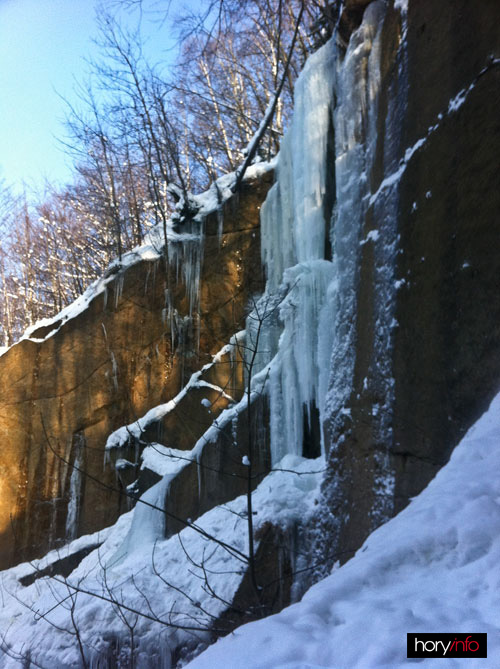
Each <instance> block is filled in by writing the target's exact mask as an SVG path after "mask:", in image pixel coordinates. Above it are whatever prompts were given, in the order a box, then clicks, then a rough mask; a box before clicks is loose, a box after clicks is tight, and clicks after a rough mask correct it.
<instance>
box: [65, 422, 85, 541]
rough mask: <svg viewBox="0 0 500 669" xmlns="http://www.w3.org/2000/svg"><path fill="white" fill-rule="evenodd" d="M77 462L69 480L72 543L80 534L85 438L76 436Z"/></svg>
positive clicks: (69, 538) (68, 519)
mask: <svg viewBox="0 0 500 669" xmlns="http://www.w3.org/2000/svg"><path fill="white" fill-rule="evenodd" d="M74 449H75V460H74V467H73V469H72V471H71V477H70V480H69V501H68V513H67V516H66V540H67V541H72V540H73V539H75V538H76V536H77V534H78V520H79V515H80V496H81V489H82V470H83V467H84V465H83V454H84V450H85V437H84V436H83V435H82V434H79V433H78V434H76V435H75V437H74Z"/></svg>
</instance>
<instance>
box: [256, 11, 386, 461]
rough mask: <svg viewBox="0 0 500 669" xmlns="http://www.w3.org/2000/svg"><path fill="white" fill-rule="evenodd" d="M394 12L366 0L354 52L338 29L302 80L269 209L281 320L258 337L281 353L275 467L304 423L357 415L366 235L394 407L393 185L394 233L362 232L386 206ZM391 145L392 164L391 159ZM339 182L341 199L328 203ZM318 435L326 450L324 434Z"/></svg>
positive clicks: (266, 231)
mask: <svg viewBox="0 0 500 669" xmlns="http://www.w3.org/2000/svg"><path fill="white" fill-rule="evenodd" d="M385 11H386V7H385V3H383V2H380V1H376V2H374V3H372V4H371V5H369V6H368V8H367V9H366V11H365V15H364V19H363V23H362V25H361V27H360V28H359V29H358V30H357V31H356V32H355V33H353V35H352V37H351V40H350V43H349V46H348V49H347V52H346V53H345V54H343V53H341V52H340V48H337V46H336V43H335V37H334V38H332V39H331V40H330V41H329V42H328V43H327V44H325V45H324V46H323V47H322V48H321V49H320V50H319V51H317V52H316V53H315V54H313V55H312V56H310V57H309V59H308V61H307V62H306V65H305V67H304V70H303V72H302V73H301V75H300V77H299V79H298V81H297V83H296V88H295V108H294V115H293V120H292V124H291V126H290V128H289V130H288V131H287V133H286V136H285V137H284V140H283V142H282V145H281V150H280V154H279V158H278V165H277V170H276V175H277V180H276V183H275V185H274V186H273V188H272V189H271V191H270V192H269V194H268V197H267V199H266V202H265V203H264V205H263V207H262V211H261V234H262V259H263V263H264V265H265V268H266V273H267V285H266V293H265V295H264V297H263V298H261V301H260V313H261V315H262V313H265V307H266V305H269V304H273V305H276V303H279V306H277V307H276V311H277V312H279V318H278V319H274V321H273V318H272V317H269V319H268V322H266V323H265V324H264V327H263V328H262V332H261V333H260V337H259V350H260V352H261V354H260V361H259V368H260V367H262V366H263V365H264V364H265V363H266V362H269V360H271V358H272V362H271V363H270V367H269V379H268V394H269V402H270V415H271V451H272V461H273V463H275V462H277V461H278V460H280V459H281V457H283V455H285V454H286V453H294V454H302V453H303V452H304V451H305V450H306V444H305V441H306V440H307V435H306V431H310V430H312V429H313V428H314V422H316V424H317V426H318V427H319V426H321V425H322V424H323V421H324V419H325V417H326V416H327V415H328V416H329V417H331V416H332V415H335V414H340V415H341V414H342V412H345V411H347V409H346V408H345V407H346V405H347V402H348V400H349V396H350V393H351V389H352V377H353V369H354V351H355V330H354V328H355V320H356V319H355V310H356V287H357V281H358V275H359V263H360V257H361V250H362V247H363V245H364V244H366V243H370V244H373V246H374V247H375V255H376V264H377V272H378V276H377V279H376V283H377V297H376V298H375V300H376V304H375V312H376V313H375V320H376V327H377V328H378V333H379V336H378V338H377V341H378V343H377V347H378V350H377V355H378V356H379V358H380V359H379V360H378V362H377V365H380V374H379V377H380V379H382V378H383V379H385V381H384V384H385V386H384V388H383V389H381V392H382V393H383V392H386V397H387V402H388V403H390V400H391V393H392V386H391V381H390V378H391V374H390V364H389V350H390V345H391V327H392V325H393V314H392V312H391V306H390V305H391V303H392V302H393V300H392V301H391V298H392V293H391V291H392V290H393V289H394V258H395V254H396V232H395V222H394V219H393V218H391V215H390V211H391V208H390V206H389V207H388V204H389V205H390V202H388V201H387V198H389V199H390V198H391V197H393V199H394V198H395V197H397V194H396V195H394V193H393V192H392V191H391V193H389V194H388V195H387V198H381V199H385V200H386V201H385V202H383V203H381V206H382V207H384V210H385V211H386V212H389V214H387V213H386V214H385V218H384V225H386V227H387V230H372V231H370V232H368V235H367V238H366V239H363V235H364V234H366V233H365V231H364V227H365V226H366V217H365V214H366V212H367V210H368V208H369V207H370V206H372V207H373V206H377V203H374V202H373V201H371V200H370V197H371V193H370V176H371V172H372V169H373V166H374V156H375V150H376V142H377V136H376V129H377V111H378V92H379V87H380V45H381V28H382V23H383V18H384V15H385ZM389 113H390V114H394V113H396V112H395V111H394V109H390V110H389ZM389 139H390V138H389ZM390 145H391V143H390V142H389V143H388V147H389V148H388V149H387V150H386V151H385V155H384V163H389V162H390ZM385 167H386V165H385V164H384V171H385ZM333 188H334V189H335V204H334V206H333V207H332V206H330V207H328V206H327V202H328V200H329V199H332V198H331V190H333ZM372 199H373V198H372ZM272 298H273V299H272ZM252 317H253V318H252ZM252 317H251V318H249V322H248V331H249V342H250V344H249V346H250V347H252V344H255V341H256V340H255V337H256V322H257V321H255V320H254V319H255V314H253V315H252ZM276 320H278V321H279V323H278V324H277V323H276ZM280 332H281V335H280ZM278 339H279V342H278ZM273 354H275V355H274V357H273ZM318 433H319V439H320V440H321V448H322V450H324V444H323V434H322V430H321V429H319V430H318Z"/></svg>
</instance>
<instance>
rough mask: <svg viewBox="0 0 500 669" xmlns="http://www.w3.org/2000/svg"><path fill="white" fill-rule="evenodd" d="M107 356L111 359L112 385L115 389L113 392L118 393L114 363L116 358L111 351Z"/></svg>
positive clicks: (116, 371) (116, 368) (115, 365)
mask: <svg viewBox="0 0 500 669" xmlns="http://www.w3.org/2000/svg"><path fill="white" fill-rule="evenodd" d="M109 355H110V358H111V368H112V370H113V385H114V387H115V390H116V391H118V365H117V363H116V358H115V354H114V353H113V351H110V352H109Z"/></svg>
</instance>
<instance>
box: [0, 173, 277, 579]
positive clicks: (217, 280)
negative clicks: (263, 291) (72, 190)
mask: <svg viewBox="0 0 500 669" xmlns="http://www.w3.org/2000/svg"><path fill="white" fill-rule="evenodd" d="M271 181H272V173H271V172H268V173H266V174H264V175H263V176H262V177H260V178H259V179H257V180H255V179H254V180H253V181H246V182H244V184H243V188H242V190H241V192H240V193H239V195H238V196H237V197H234V198H233V199H232V200H230V201H228V202H227V203H226V204H225V205H224V209H223V212H222V214H223V228H222V234H221V235H219V234H218V232H219V225H220V222H221V218H220V216H217V214H211V215H209V216H208V218H207V219H206V220H205V223H204V225H205V234H204V248H203V254H202V260H201V266H200V270H199V271H200V283H199V286H200V289H199V297H198V296H196V299H198V300H199V318H198V317H197V315H196V317H192V318H190V317H189V316H190V314H189V312H190V308H192V305H190V304H189V303H190V299H191V300H192V298H193V296H192V295H190V294H189V287H188V286H186V285H185V281H183V277H185V276H186V272H184V267H183V266H182V263H183V262H186V258H183V257H180V265H181V266H180V267H179V268H178V269H176V266H175V262H174V261H175V258H174V259H172V258H171V259H170V260H171V262H170V269H169V272H168V273H167V272H166V271H165V264H164V262H163V260H162V259H159V260H151V261H146V260H141V261H140V262H137V263H135V264H132V265H131V266H129V267H127V268H125V269H122V270H120V271H119V272H118V273H117V274H116V275H115V276H114V278H113V279H111V280H110V281H109V282H108V284H107V288H106V290H105V291H104V292H102V293H101V294H98V295H97V296H95V297H94V298H93V299H92V301H91V302H90V304H89V305H88V307H87V308H86V309H85V310H83V311H82V312H81V313H80V314H79V315H77V316H76V317H74V318H72V319H70V320H68V321H66V322H64V324H63V325H62V326H61V327H60V329H59V330H58V331H57V332H56V333H55V334H53V335H52V336H49V337H48V338H46V339H42V338H43V337H46V336H47V334H48V333H49V332H50V331H51V330H53V329H56V328H57V327H58V325H59V324H58V323H57V322H55V323H53V324H52V325H51V326H50V327H46V328H42V329H39V330H38V331H36V332H34V333H31V339H26V340H22V341H20V342H19V343H18V344H16V345H14V346H13V347H12V348H11V349H9V350H8V351H7V352H6V353H5V354H4V355H3V356H2V357H0V374H1V377H2V387H1V389H0V435H1V441H2V448H1V450H0V486H1V487H0V567H2V568H4V567H7V566H9V565H11V564H13V563H17V562H20V561H22V560H26V559H29V558H32V557H35V556H39V555H42V554H43V553H45V552H46V551H47V550H48V549H49V548H51V547H54V546H57V545H58V542H60V541H61V540H64V538H65V537H70V538H71V537H74V536H77V535H80V534H84V533H89V532H92V531H95V530H96V529H99V528H101V527H104V526H106V525H109V524H111V523H112V522H114V520H115V519H116V518H117V516H118V514H119V513H121V512H122V511H123V510H125V509H126V508H127V499H126V498H125V497H124V495H123V494H122V491H121V490H120V487H121V486H120V481H119V479H118V478H117V477H116V473H115V471H114V468H113V467H107V468H104V469H103V461H104V445H105V443H106V438H107V437H108V435H109V434H110V433H111V432H112V431H113V430H115V429H117V428H118V427H120V426H122V425H124V424H128V423H131V422H133V421H134V420H136V419H137V418H138V417H140V416H142V415H143V414H144V413H145V412H146V411H147V410H149V409H150V408H152V407H154V406H156V405H159V404H161V403H163V402H167V401H168V400H170V399H171V398H172V397H174V396H176V395H177V394H178V392H179V391H180V389H181V388H182V386H183V385H184V384H185V382H186V381H187V380H188V379H189V377H190V375H191V374H192V373H193V372H194V371H195V370H197V369H199V368H200V367H202V365H204V364H205V363H207V362H209V361H211V360H212V356H213V355H214V354H215V353H217V351H218V350H219V349H221V348H222V347H223V346H224V345H225V344H227V343H228V342H229V340H230V338H231V336H232V335H233V334H234V333H235V332H237V331H238V330H241V329H242V328H243V327H244V318H245V314H246V309H247V304H248V301H249V298H250V296H251V295H253V294H254V293H255V292H256V291H258V290H259V289H260V288H261V286H262V271H261V265H260V237H259V209H260V204H261V202H262V201H263V199H264V197H265V194H266V192H267V189H268V188H269V186H270V183H271ZM177 262H179V258H178V260H177ZM195 269H196V268H195ZM177 274H178V275H179V276H177ZM179 277H180V278H179ZM169 287H170V291H169V290H168V289H169ZM167 292H168V293H169V294H168V295H167ZM166 300H167V301H166ZM167 307H168V308H169V309H170V315H171V318H169V317H166V311H167ZM197 311H198V310H197ZM221 366H222V367H223V368H224V369H222V371H219V372H218V371H217V369H214V370H212V379H211V380H212V382H213V381H214V379H215V380H217V377H220V376H221V374H222V376H224V378H225V379H226V382H227V381H228V377H229V376H231V375H228V372H227V371H224V370H225V369H227V361H222V363H221ZM232 375H233V377H234V385H235V387H234V388H232V389H231V391H232V392H233V391H234V393H235V394H238V393H239V394H241V390H242V388H241V384H242V376H241V375H242V370H241V368H239V369H236V370H235V371H234V373H232ZM219 380H220V379H219ZM206 397H208V399H209V400H210V401H211V402H214V403H215V406H214V407H213V415H212V418H213V416H214V415H215V416H216V415H217V414H218V413H219V412H220V410H222V408H224V407H225V406H227V401H224V400H217V398H216V397H215V396H214V391H213V389H211V388H209V387H207V388H205V389H201V390H200V391H198V394H197V397H196V401H193V402H192V403H191V406H189V408H188V411H189V417H190V430H191V433H190V434H188V435H187V437H186V433H187V430H183V429H182V421H183V418H182V415H181V416H178V417H177V419H176V420H177V423H176V425H175V429H176V430H177V435H178V437H179V440H181V435H182V437H183V438H184V441H186V442H191V446H189V447H192V445H194V442H195V441H196V439H197V438H199V436H201V434H202V433H203V432H204V431H205V429H206V423H207V418H206V414H207V410H206V408H205V407H204V406H203V405H202V404H201V403H200V402H201V399H203V398H206ZM235 399H238V397H236V398H235ZM216 400H217V401H216ZM184 408H185V407H184ZM170 420H172V418H170ZM210 421H211V419H210ZM174 422H175V421H174ZM180 447H181V448H186V447H187V445H186V444H180ZM73 464H76V465H77V466H78V467H79V468H81V469H82V470H84V471H85V472H86V475H85V476H79V475H78V472H77V471H75V470H74V469H73V468H72V467H71V466H70V465H73ZM70 497H72V500H73V501H72V503H71V505H70V509H69V510H68V507H69V500H70Z"/></svg>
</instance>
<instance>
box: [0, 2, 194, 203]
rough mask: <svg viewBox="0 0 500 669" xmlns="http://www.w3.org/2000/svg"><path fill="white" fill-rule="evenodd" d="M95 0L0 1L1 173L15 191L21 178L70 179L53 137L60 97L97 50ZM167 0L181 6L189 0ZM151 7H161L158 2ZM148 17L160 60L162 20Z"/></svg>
mask: <svg viewBox="0 0 500 669" xmlns="http://www.w3.org/2000/svg"><path fill="white" fill-rule="evenodd" d="M96 4H97V2H96V0H0V177H3V178H4V179H5V181H6V182H7V183H9V184H12V185H13V186H15V188H16V189H17V190H19V189H21V188H22V184H23V183H25V184H26V186H27V187H28V189H29V188H37V187H38V188H41V187H42V185H43V182H44V179H45V178H47V179H48V180H50V181H51V182H59V183H62V182H64V181H65V180H67V179H68V178H69V175H70V172H69V165H68V159H67V158H66V156H65V155H64V152H63V151H62V150H61V148H60V145H59V144H58V142H57V139H56V137H63V136H64V126H63V119H64V113H65V106H64V103H63V102H62V100H61V98H60V96H63V97H65V98H67V99H70V100H71V99H72V97H73V92H74V86H75V78H76V79H81V78H82V77H83V76H84V74H85V71H86V69H87V65H86V63H85V60H84V58H85V57H86V56H89V55H91V54H92V52H94V53H95V46H94V45H93V42H92V38H93V37H95V36H96V24H95V5H96ZM111 4H112V3H111V2H110V0H107V2H106V1H105V2H104V6H109V5H111ZM146 4H147V3H146ZM149 4H150V5H151V6H153V0H150V2H149ZM173 4H175V5H176V8H177V10H182V8H183V6H186V5H187V4H191V3H185V2H184V3H182V2H177V3H173ZM154 5H155V6H157V7H158V6H160V3H158V0H154ZM165 5H168V2H166V1H165V2H164V3H163V6H165ZM148 16H151V17H152V15H147V14H146V19H145V20H144V21H143V25H144V26H145V30H146V32H147V34H148V35H149V38H150V49H151V51H154V52H155V53H158V58H160V57H161V56H162V49H163V48H166V46H171V41H170V36H169V30H168V26H167V25H166V24H163V25H161V26H160V24H159V23H158V20H157V15H155V21H153V20H152V18H151V19H149V20H148ZM127 17H128V18H127V20H128V21H133V20H134V19H133V17H131V16H129V15H127Z"/></svg>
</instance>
